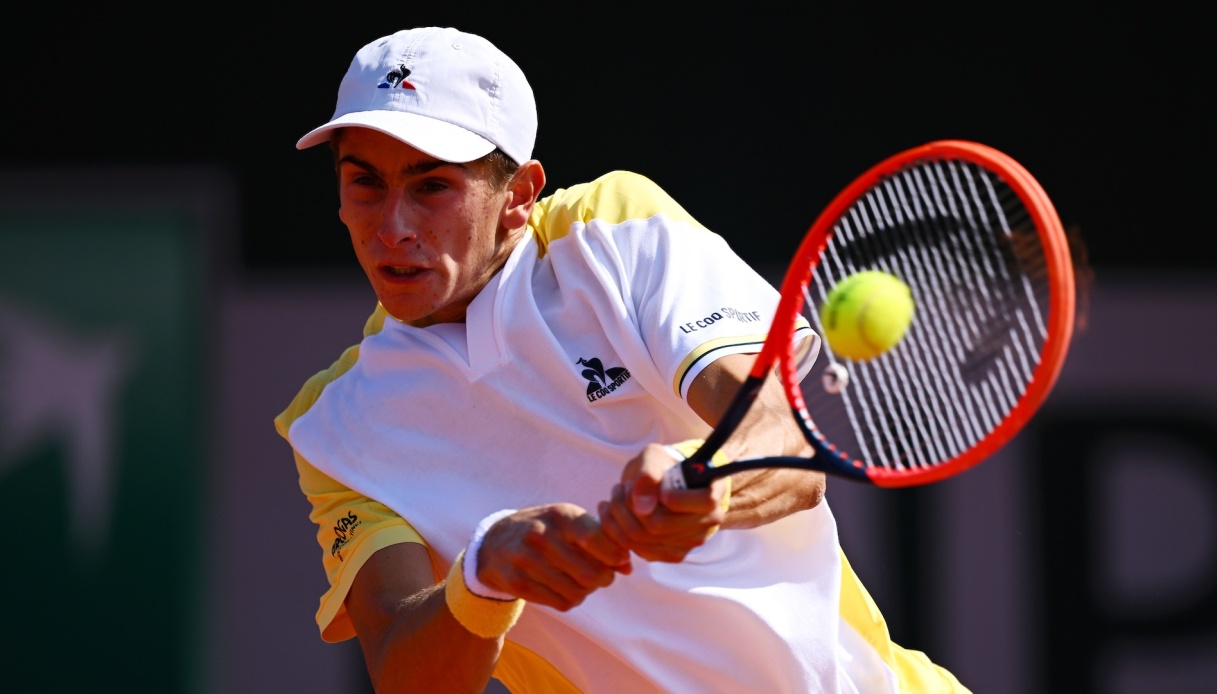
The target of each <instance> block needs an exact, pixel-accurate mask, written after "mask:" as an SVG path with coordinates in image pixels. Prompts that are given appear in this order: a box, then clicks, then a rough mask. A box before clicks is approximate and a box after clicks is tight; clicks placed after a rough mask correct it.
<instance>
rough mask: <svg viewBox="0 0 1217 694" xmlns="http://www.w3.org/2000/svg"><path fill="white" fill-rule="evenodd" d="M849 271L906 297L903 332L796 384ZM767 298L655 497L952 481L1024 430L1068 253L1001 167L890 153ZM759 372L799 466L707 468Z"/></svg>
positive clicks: (823, 359)
mask: <svg viewBox="0 0 1217 694" xmlns="http://www.w3.org/2000/svg"><path fill="white" fill-rule="evenodd" d="M864 270H881V271H883V272H886V273H889V274H892V275H895V276H896V277H898V278H900V279H901V280H903V281H904V282H905V283H906V284H907V285H908V286H909V287H910V288H911V290H912V294H913V300H914V302H915V310H914V313H913V321H912V323H911V325H910V326H909V328H908V330H907V332H906V333H905V335H904V337H903V339H901V340H900V342H899V343H897V344H896V346H895V347H894V348H892V349H890V350H889V351H887V352H885V353H883V354H881V355H879V356H877V357H873V358H869V359H865V360H860V361H855V360H851V359H848V358H846V357H843V356H840V355H838V354H836V353H834V352H833V345H832V343H831V342H825V343H824V344H823V345H822V348H821V350H820V355H819V362H820V363H819V364H817V365H816V366H815V368H814V370H813V371H812V372H811V374H810V377H809V378H807V379H806V380H807V383H803V382H802V381H801V379H800V376H799V374H800V373H803V372H805V365H803V364H800V355H799V354H798V348H799V346H798V345H797V344H796V340H795V339H794V335H795V331H796V329H798V328H799V327H800V326H806V325H807V324H808V323H809V322H810V323H811V325H812V327H814V328H815V329H816V332H817V333H818V334H820V335H824V334H825V331H824V330H823V326H822V325H821V323H820V318H819V314H820V311H819V307H820V306H821V305H822V304H823V303H824V301H825V300H826V298H827V296H828V293H829V292H830V291H831V290H832V288H833V287H834V286H835V285H836V284H837V283H838V282H840V281H842V280H843V279H845V278H847V277H849V276H851V275H853V274H854V273H857V272H861V271H864ZM780 291H781V298H780V300H779V302H778V308H777V312H776V314H775V317H774V320H773V324H772V326H771V327H770V330H769V334H768V336H767V338H766V340H765V343H764V345H763V346H762V348H761V350H760V353H759V354H758V355H757V358H756V362H755V364H754V365H753V367H752V371H751V372H750V374H749V376H748V378H747V379H746V380H745V382H744V384H743V386H742V387H741V388H740V390H739V392H738V394H737V395H736V396H735V398H734V400H733V401H732V403H731V405H730V406H729V407H728V409H727V411H726V413H725V414H724V415H723V417H722V419H721V420H720V422H719V424H718V426H717V427H716V428H715V429H714V431H713V432H712V433H711V434H710V435H709V436H708V437H707V438H706V441H705V444H703V445H702V447H701V448H700V449H699V450H698V451H697V452H696V453H695V454H693V455H692V456H690V457H689V458H687V459H686V460H684V461H682V462H681V463H680V464H679V465H676V466H673V467H672V468H671V469H670V470H669V471H668V474H667V476H666V477H665V479H664V485H666V486H670V487H676V488H690V487H704V486H707V485H709V484H710V482H711V481H713V480H715V479H717V478H719V477H723V476H725V475H731V474H734V473H736V472H741V471H744V470H753V469H758V468H771V467H788V468H803V469H809V470H820V471H824V472H827V473H831V474H834V475H837V476H841V477H845V478H848V479H852V480H856V481H860V482H866V483H871V484H875V485H878V486H882V487H901V486H908V485H917V484H926V483H930V482H936V481H939V480H943V479H946V478H948V477H952V476H954V475H956V474H959V473H960V472H963V471H964V470H967V469H969V468H971V467H972V466H974V465H976V464H977V463H979V462H981V461H983V460H984V459H985V458H987V457H988V456H989V455H990V454H992V453H993V452H994V451H996V450H997V449H998V448H1000V447H1001V446H1002V445H1004V444H1005V443H1006V442H1007V441H1009V440H1010V438H1011V437H1013V436H1014V435H1015V434H1016V433H1017V432H1018V431H1019V430H1020V429H1021V428H1022V427H1023V425H1024V424H1026V423H1027V421H1028V420H1029V419H1030V418H1031V416H1032V415H1033V414H1034V413H1035V411H1036V410H1037V409H1038V408H1039V406H1040V405H1041V404H1042V403H1043V402H1044V400H1045V398H1046V397H1047V396H1048V393H1049V391H1051V389H1052V386H1053V384H1054V383H1055V381H1056V379H1057V375H1058V374H1059V373H1060V370H1061V366H1062V365H1063V363H1064V361H1065V355H1066V352H1067V351H1068V349H1069V342H1070V339H1071V337H1072V334H1073V327H1074V313H1075V287H1074V269H1073V263H1072V260H1071V256H1070V245H1069V242H1068V239H1067V237H1066V234H1065V231H1064V229H1063V228H1062V226H1061V222H1060V219H1059V218H1058V216H1057V213H1056V210H1055V209H1054V208H1053V205H1052V202H1051V201H1050V200H1049V198H1048V196H1047V195H1046V194H1045V193H1044V190H1043V189H1042V188H1041V187H1040V185H1039V183H1037V182H1036V180H1035V179H1034V178H1032V176H1031V174H1030V173H1028V172H1027V170H1026V169H1024V168H1023V167H1022V166H1021V165H1020V164H1019V163H1018V162H1016V161H1015V160H1014V159H1012V158H1011V157H1009V156H1007V155H1005V154H1003V153H1002V152H999V151H997V150H995V149H993V148H991V147H988V146H985V145H982V144H978V143H975V142H967V141H960V140H944V141H938V142H931V143H929V144H926V145H922V146H920V147H915V148H912V149H909V150H906V151H904V152H901V153H899V154H897V155H895V156H892V157H889V158H888V159H886V160H884V161H882V162H880V163H879V164H877V165H875V166H874V167H872V168H871V169H870V170H868V171H866V172H865V173H863V174H862V175H861V176H859V177H858V178H857V179H855V180H854V182H853V183H851V184H850V185H849V186H848V187H847V188H845V189H844V190H842V191H841V192H840V193H839V194H838V195H837V196H836V198H834V199H833V200H832V202H831V203H830V204H829V205H828V207H826V208H825V209H824V211H823V212H822V213H821V214H820V216H819V217H818V218H817V219H816V220H815V222H814V223H813V224H812V226H811V228H810V229H809V230H808V232H807V234H806V235H805V236H804V238H803V240H802V242H801V244H800V246H799V248H798V251H797V252H796V254H795V256H794V259H793V261H792V262H791V263H790V266H789V268H788V269H787V271H786V275H785V277H784V279H783V281H782V284H781V287H780ZM813 358H814V355H813ZM775 369H776V371H777V373H778V374H779V376H780V380H781V384H782V387H783V389H784V390H785V393H786V398H787V400H788V401H789V403H790V407H791V410H792V412H793V414H794V418H795V420H797V422H798V424H799V428H800V429H801V430H802V432H803V435H804V436H805V437H806V438H807V441H808V443H810V444H811V447H812V448H813V450H814V455H813V456H811V457H809V458H803V457H769V458H751V459H743V460H736V461H732V462H730V463H727V464H723V465H717V466H716V465H715V464H714V463H712V462H711V456H712V455H713V454H714V453H715V452H716V451H718V449H719V448H720V447H721V446H722V445H723V443H724V442H725V441H726V440H727V439H728V438H729V437H730V436H731V434H732V433H733V432H734V431H735V429H736V427H737V426H738V425H739V423H740V421H741V420H742V419H743V418H744V416H745V414H746V413H747V412H748V410H749V408H750V407H751V406H752V403H753V402H754V401H755V400H756V397H757V394H758V393H759V392H760V389H761V385H762V383H763V382H764V381H765V379H766V377H767V375H768V374H770V373H771V372H773V371H774V370H775ZM817 376H819V378H817ZM810 412H815V413H816V416H815V418H814V419H813V418H812V416H811V414H810Z"/></svg>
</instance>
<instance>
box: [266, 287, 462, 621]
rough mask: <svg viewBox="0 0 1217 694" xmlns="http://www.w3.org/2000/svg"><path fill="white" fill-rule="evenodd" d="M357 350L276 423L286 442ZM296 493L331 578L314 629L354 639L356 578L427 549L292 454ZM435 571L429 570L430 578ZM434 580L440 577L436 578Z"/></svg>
mask: <svg viewBox="0 0 1217 694" xmlns="http://www.w3.org/2000/svg"><path fill="white" fill-rule="evenodd" d="M381 322H383V310H382V309H380V307H379V306H378V307H377V311H376V313H374V314H373V316H372V318H370V319H369V329H372V326H373V325H375V328H374V329H373V330H372V331H373V332H375V329H379V325H380V323H381ZM358 356H359V348H358V347H357V346H356V347H351V348H348V349H347V350H346V351H345V352H344V353H343V355H342V357H340V358H339V359H338V361H336V362H334V364H333V365H332V366H330V368H329V369H326V370H325V371H322V372H320V373H318V374H316V375H315V376H313V377H312V378H310V379H309V380H308V382H307V383H305V385H304V387H303V388H301V390H300V392H299V394H297V395H296V397H295V399H294V400H293V401H292V403H291V405H289V406H288V408H287V409H286V410H284V411H283V412H282V413H281V414H280V415H279V416H278V417H276V418H275V429H276V430H277V431H278V432H279V435H280V436H282V437H283V438H284V439H287V432H288V429H289V428H290V427H291V425H292V422H294V421H296V419H297V418H298V417H300V416H301V415H302V414H304V413H305V412H307V411H308V409H309V408H310V407H312V406H313V403H315V402H316V401H317V398H318V396H320V395H321V391H322V390H323V389H324V388H325V386H326V384H328V383H330V382H331V381H333V380H334V379H335V378H338V377H339V376H341V375H342V374H343V373H346V371H347V370H348V369H350V368H351V366H352V365H353V364H354V363H355V360H356V358H358ZM293 454H294V455H295V459H296V471H297V473H298V474H299V478H300V491H302V492H304V496H305V498H307V499H308V502H309V504H310V505H311V507H312V510H311V511H310V513H309V520H311V521H313V523H315V524H316V525H317V543H318V544H319V545H320V546H321V563H322V565H323V566H324V567H325V575H326V578H327V579H329V584H330V587H329V590H327V591H326V592H325V594H324V595H322V596H321V604H320V607H319V608H318V610H317V615H316V619H317V626H318V628H319V629H320V630H321V638H322V639H324V640H325V641H329V642H336V641H344V640H346V639H349V638H352V637H353V636H355V628H354V626H352V624H351V620H350V618H349V617H348V615H347V612H346V607H345V606H344V601H345V600H346V595H347V592H348V591H349V590H350V588H351V583H352V582H353V581H354V580H355V574H357V573H358V572H359V569H360V567H362V566H363V564H364V562H365V561H367V559H368V557H370V556H372V555H373V554H374V553H376V551H377V550H379V549H382V548H384V547H387V546H389V545H392V544H396V543H399V542H417V543H419V544H422V545H424V546H425V545H426V542H425V541H424V540H423V538H422V536H420V535H419V534H418V532H417V531H415V529H414V528H413V527H411V526H410V524H409V523H407V522H406V520H405V519H404V518H402V517H401V516H399V515H397V514H396V513H394V512H393V511H392V510H391V509H389V508H388V507H387V506H385V505H384V504H381V503H380V502H378V501H375V500H374V499H370V498H368V497H366V496H364V495H363V494H360V493H358V492H356V491H353V490H351V489H349V488H347V487H346V486H344V485H342V484H341V483H339V482H338V481H337V480H334V479H333V478H331V477H329V476H328V475H326V474H324V473H322V472H321V471H320V470H318V469H317V468H315V467H313V466H312V465H311V464H309V462H308V461H307V460H305V459H304V458H303V457H301V456H300V455H299V454H298V453H295V452H294V451H293ZM435 571H436V569H435V566H434V564H433V565H432V573H435ZM436 580H437V581H438V577H437V579H436Z"/></svg>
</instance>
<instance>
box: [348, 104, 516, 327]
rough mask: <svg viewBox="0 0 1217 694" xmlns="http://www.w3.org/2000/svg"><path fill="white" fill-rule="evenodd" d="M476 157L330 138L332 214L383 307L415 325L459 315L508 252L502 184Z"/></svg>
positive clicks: (351, 133)
mask: <svg viewBox="0 0 1217 694" xmlns="http://www.w3.org/2000/svg"><path fill="white" fill-rule="evenodd" d="M486 169H487V167H486V166H485V165H484V164H482V163H480V162H472V163H469V164H453V163H450V162H445V161H440V160H438V159H435V158H434V157H431V156H429V155H427V154H423V153H422V152H420V151H418V150H417V149H414V148H413V147H411V146H410V145H407V144H406V143H404V142H402V141H400V140H398V139H396V138H393V137H389V136H388V135H384V134H381V133H379V132H376V131H375V130H369V129H367V128H349V129H347V130H345V131H344V132H343V133H342V135H341V137H340V139H339V141H338V189H339V200H340V203H341V207H340V208H339V213H338V216H339V217H340V218H341V219H342V221H343V223H344V224H346V226H347V229H348V230H349V231H350V233H351V241H352V243H353V244H354V247H355V255H356V256H357V257H358V258H359V264H360V265H361V266H362V267H363V271H364V273H366V274H367V276H368V279H369V280H370V281H371V283H372V288H373V290H375V292H376V297H377V298H378V299H379V300H380V303H381V304H382V305H384V307H385V310H386V311H388V312H389V314H390V315H392V316H394V317H395V318H397V319H399V320H403V321H406V322H409V323H412V324H414V325H417V326H424V325H430V324H432V323H456V322H462V321H464V320H465V309H466V308H467V307H468V306H469V303H470V302H471V301H472V300H473V298H474V297H475V296H477V293H478V292H479V291H481V289H482V287H484V286H485V285H486V283H487V282H488V281H489V280H490V278H491V276H493V275H494V273H496V272H498V270H499V268H501V267H502V265H503V263H504V262H505V261H506V259H507V256H508V255H509V254H510V252H511V244H510V243H508V240H509V234H508V232H507V230H505V229H503V225H502V224H501V220H502V212H503V209H504V207H505V205H506V204H507V200H508V193H507V191H505V190H500V189H498V188H496V187H495V186H494V185H493V183H492V181H491V179H490V176H489V172H488V171H487V170H486Z"/></svg>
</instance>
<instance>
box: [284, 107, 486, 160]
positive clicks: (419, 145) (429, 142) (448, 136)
mask: <svg viewBox="0 0 1217 694" xmlns="http://www.w3.org/2000/svg"><path fill="white" fill-rule="evenodd" d="M352 127H355V128H370V129H372V130H376V131H378V132H381V133H384V134H385V135H388V136H389V137H394V138H397V139H398V140H401V141H402V142H405V143H406V144H408V145H410V146H411V147H414V148H415V149H417V150H419V151H421V152H424V153H426V154H429V155H431V156H433V157H435V158H436V159H442V160H443V161H451V162H461V163H463V162H467V161H473V160H474V159H479V158H481V157H484V156H486V155H487V154H490V153H491V152H493V151H494V148H495V145H494V143H493V142H491V141H490V140H487V139H486V138H484V137H481V136H480V135H475V134H473V133H471V132H469V131H468V130H465V129H464V128H462V127H460V126H458V125H453V124H451V123H446V122H444V121H440V120H435V119H434V118H427V117H426V116H420V115H418V114H416V113H405V112H403V111H356V112H354V113H346V114H343V115H341V116H338V117H337V118H335V119H334V120H331V121H330V122H329V123H326V124H325V125H323V126H321V127H319V128H314V129H313V130H310V131H309V132H308V134H306V135H305V136H304V137H302V138H300V140H299V141H298V142H297V143H296V149H308V148H309V147H312V146H314V145H319V144H321V143H322V142H328V141H329V140H330V139H331V138H332V137H333V136H334V130H336V129H337V128H352Z"/></svg>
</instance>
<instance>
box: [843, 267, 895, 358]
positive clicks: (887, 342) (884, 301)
mask: <svg viewBox="0 0 1217 694" xmlns="http://www.w3.org/2000/svg"><path fill="white" fill-rule="evenodd" d="M820 321H821V323H822V324H823V326H824V339H825V340H827V341H828V347H829V349H831V350H832V351H833V352H834V353H835V354H837V355H838V356H842V357H845V358H846V359H853V360H855V361H862V360H865V359H873V358H875V357H877V356H879V355H880V354H883V353H884V352H886V351H888V350H889V349H891V348H893V347H895V346H896V343H898V342H900V340H901V339H902V338H903V337H904V333H905V332H907V331H908V329H909V325H910V324H912V322H913V292H912V290H910V289H909V286H908V285H907V284H905V283H904V282H902V281H901V280H900V278H898V277H896V276H895V275H890V274H888V273H886V272H880V271H878V270H866V271H863V272H858V273H855V274H853V275H850V276H849V277H846V278H845V279H843V280H841V281H840V282H838V283H837V284H836V285H835V286H834V287H833V288H832V290H830V291H829V292H828V299H827V300H826V301H825V302H824V305H823V306H821V307H820Z"/></svg>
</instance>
